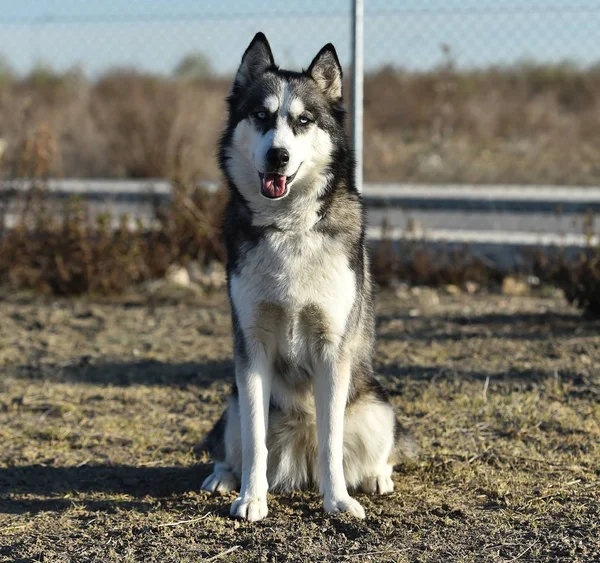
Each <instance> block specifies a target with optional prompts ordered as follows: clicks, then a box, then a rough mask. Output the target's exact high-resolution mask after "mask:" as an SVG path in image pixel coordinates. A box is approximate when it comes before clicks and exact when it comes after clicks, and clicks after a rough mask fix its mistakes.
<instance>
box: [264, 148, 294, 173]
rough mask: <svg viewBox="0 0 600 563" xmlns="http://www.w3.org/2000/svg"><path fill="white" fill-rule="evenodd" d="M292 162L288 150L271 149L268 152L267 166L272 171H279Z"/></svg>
mask: <svg viewBox="0 0 600 563" xmlns="http://www.w3.org/2000/svg"><path fill="white" fill-rule="evenodd" d="M289 161H290V153H289V152H288V151H287V150H286V149H269V150H268V151H267V166H268V168H269V169H271V170H278V169H279V168H282V167H283V166H285V165H286V164H287V163H288V162H289Z"/></svg>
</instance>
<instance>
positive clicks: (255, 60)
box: [234, 31, 275, 86]
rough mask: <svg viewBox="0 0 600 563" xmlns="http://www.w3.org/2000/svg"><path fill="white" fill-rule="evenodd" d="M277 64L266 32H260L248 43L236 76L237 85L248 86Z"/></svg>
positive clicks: (235, 83)
mask: <svg viewBox="0 0 600 563" xmlns="http://www.w3.org/2000/svg"><path fill="white" fill-rule="evenodd" d="M272 66H275V59H273V53H272V52H271V47H270V46H269V42H268V41H267V38H266V37H265V34H264V33H262V32H260V31H259V32H258V33H257V34H256V35H255V36H254V39H253V40H252V41H251V42H250V45H248V48H247V49H246V52H245V53H244V56H243V57H242V63H241V64H240V68H239V69H238V71H237V74H236V76H235V80H234V85H235V86H247V85H248V84H250V82H252V81H253V80H254V79H255V78H257V77H258V76H260V75H261V74H262V73H263V72H265V71H266V70H267V69H269V68H271V67H272Z"/></svg>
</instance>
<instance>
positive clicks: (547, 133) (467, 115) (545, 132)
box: [0, 54, 600, 184]
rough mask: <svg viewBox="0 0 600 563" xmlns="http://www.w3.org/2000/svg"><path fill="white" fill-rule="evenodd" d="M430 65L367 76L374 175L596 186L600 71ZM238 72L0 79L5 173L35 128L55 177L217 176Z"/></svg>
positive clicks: (14, 169)
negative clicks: (219, 145) (43, 134)
mask: <svg viewBox="0 0 600 563" xmlns="http://www.w3.org/2000/svg"><path fill="white" fill-rule="evenodd" d="M447 59H448V60H447V62H446V63H445V64H444V65H443V66H442V67H440V68H439V69H437V70H434V71H430V72H423V73H414V72H406V71H403V70H398V69H391V68H387V69H382V70H381V71H379V72H376V73H373V74H370V75H368V76H367V77H366V81H365V176H366V178H367V180H371V181H416V182H428V181H439V182H483V183H485V182H502V183H566V184H570V183H572V184H597V183H598V182H599V181H600V165H599V164H598V163H599V162H600V148H598V147H600V67H599V68H591V69H585V70H581V69H577V68H575V67H573V66H569V65H567V64H563V65H554V66H542V65H521V66H517V67H514V68H491V69H487V70H479V71H469V72H459V71H457V70H456V69H455V68H454V65H453V64H452V60H451V59H450V55H449V54H448V55H447ZM228 86H229V81H228V80H223V79H214V78H206V79H202V80H200V79H198V80H177V79H170V78H165V77H159V76H152V75H148V74H143V73H140V72H136V71H133V70H119V71H113V72H110V73H108V74H106V75H105V76H103V77H101V78H100V79H99V80H97V81H95V82H89V81H88V80H86V79H85V78H84V76H83V75H82V74H81V73H78V72H76V71H74V72H70V73H66V74H64V75H56V74H52V73H49V71H44V70H43V69H42V70H40V71H39V72H37V74H36V73H34V74H33V75H32V76H30V77H27V78H25V79H22V80H16V81H15V80H13V81H4V82H2V83H0V135H1V137H2V139H3V140H4V141H5V142H6V144H7V148H6V152H5V155H4V163H5V165H6V166H5V169H6V170H7V171H8V172H9V174H12V175H13V176H14V175H15V174H17V173H23V171H22V170H21V169H19V166H18V158H19V156H20V155H21V154H22V150H23V146H24V144H25V143H26V142H27V139H28V138H30V137H31V136H32V135H33V134H34V132H35V131H37V130H38V129H39V128H40V127H46V128H47V129H48V130H49V131H50V132H51V134H52V137H53V138H54V139H55V140H56V151H55V154H54V160H53V162H52V175H58V176H66V177H108V178H110V177H146V178H148V177H157V176H160V177H166V178H168V177H171V176H172V175H173V174H174V171H175V169H178V170H177V173H178V174H181V175H182V177H184V178H185V179H186V180H188V179H198V178H202V179H209V180H217V179H218V178H219V173H218V170H217V165H216V161H215V156H214V155H215V145H216V141H217V138H218V134H219V132H220V130H221V128H222V125H223V120H224V98H225V95H226V93H227V89H228Z"/></svg>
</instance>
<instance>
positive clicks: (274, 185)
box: [262, 174, 287, 197]
mask: <svg viewBox="0 0 600 563" xmlns="http://www.w3.org/2000/svg"><path fill="white" fill-rule="evenodd" d="M286 180H287V176H280V175H279V174H265V179H264V181H263V186H262V188H263V193H264V194H265V195H266V196H268V197H281V196H282V195H283V194H284V193H285V181H286Z"/></svg>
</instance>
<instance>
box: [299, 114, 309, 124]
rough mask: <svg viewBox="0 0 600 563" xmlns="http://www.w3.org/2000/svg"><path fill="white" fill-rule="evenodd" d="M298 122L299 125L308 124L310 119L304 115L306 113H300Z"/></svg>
mask: <svg viewBox="0 0 600 563" xmlns="http://www.w3.org/2000/svg"><path fill="white" fill-rule="evenodd" d="M298 122H299V123H300V124H301V125H308V124H309V123H310V119H309V118H308V117H306V115H301V116H300V117H299V118H298Z"/></svg>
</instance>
